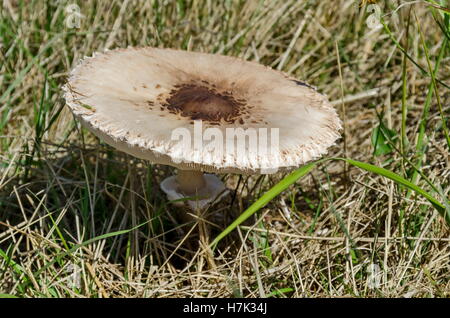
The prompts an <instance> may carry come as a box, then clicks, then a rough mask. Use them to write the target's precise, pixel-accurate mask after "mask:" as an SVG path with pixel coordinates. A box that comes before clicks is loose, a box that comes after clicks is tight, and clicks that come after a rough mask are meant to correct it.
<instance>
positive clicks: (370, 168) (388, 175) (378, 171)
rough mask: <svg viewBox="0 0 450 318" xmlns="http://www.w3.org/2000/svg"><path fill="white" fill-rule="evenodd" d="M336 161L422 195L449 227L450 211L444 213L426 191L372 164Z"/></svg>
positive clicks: (437, 202)
mask: <svg viewBox="0 0 450 318" xmlns="http://www.w3.org/2000/svg"><path fill="white" fill-rule="evenodd" d="M336 159H337V160H344V161H346V162H348V163H349V164H351V165H353V166H355V167H358V168H361V169H363V170H366V171H369V172H373V173H376V174H378V175H380V176H383V177H386V178H388V179H391V180H393V181H394V182H396V183H397V184H401V185H403V186H405V187H407V188H409V189H411V190H413V191H414V192H416V193H418V194H420V195H422V196H423V197H425V198H426V199H427V200H428V201H429V202H430V203H431V204H432V205H433V207H434V208H435V209H436V210H437V211H438V212H439V213H440V214H441V215H442V216H443V217H444V219H445V221H446V222H447V224H448V225H450V211H446V208H445V205H443V204H441V203H440V202H439V201H438V200H436V199H435V198H434V197H433V196H432V195H431V194H429V193H428V192H427V191H425V190H423V189H422V188H420V187H418V186H417V185H415V184H414V183H412V182H410V181H408V180H406V179H404V178H403V177H401V176H399V175H398V174H396V173H394V172H392V171H389V170H386V169H384V168H380V167H377V166H374V165H372V164H369V163H364V162H360V161H356V160H352V159H345V158H336Z"/></svg>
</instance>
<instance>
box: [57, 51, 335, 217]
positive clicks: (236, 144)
mask: <svg viewBox="0 0 450 318" xmlns="http://www.w3.org/2000/svg"><path fill="white" fill-rule="evenodd" d="M64 90H65V99H66V103H67V105H68V106H69V108H70V109H71V110H72V112H73V113H74V115H75V116H76V117H77V118H78V119H80V121H81V122H82V123H83V124H84V126H85V127H87V128H88V129H89V130H90V131H92V132H93V133H94V134H95V135H97V136H98V137H99V138H100V139H102V140H104V141H105V142H106V143H108V144H110V145H111V146H113V147H115V148H117V149H119V150H121V151H124V152H126V153H129V154H131V155H133V156H135V157H138V158H142V159H146V160H149V161H150V162H153V163H158V164H164V165H170V166H173V167H176V168H178V175H177V176H172V177H169V178H167V179H166V180H164V181H163V182H162V183H161V185H160V186H161V189H162V190H163V191H164V192H165V193H166V194H167V195H168V198H169V199H170V200H174V199H180V198H185V197H197V199H193V200H189V201H188V203H189V205H190V207H191V208H192V209H196V208H203V207H205V206H206V205H208V204H210V203H211V202H213V201H214V200H215V199H219V198H220V197H222V196H223V195H225V194H226V191H227V190H226V187H225V186H224V184H223V183H222V182H221V180H220V179H219V178H218V177H216V176H215V175H213V174H204V172H207V173H239V174H269V173H274V172H276V171H282V170H291V169H294V168H297V167H299V166H300V165H302V164H304V163H305V162H307V161H310V160H313V159H316V158H318V157H320V156H321V155H323V154H325V153H326V151H327V148H328V147H329V146H331V145H333V144H334V143H335V141H336V139H337V138H338V137H339V133H338V131H339V129H340V128H341V122H340V120H339V118H338V116H337V114H336V111H335V110H334V108H333V107H332V106H331V105H330V103H329V102H328V100H327V98H326V97H325V96H324V95H322V94H320V93H318V92H317V91H316V90H315V88H313V87H311V86H310V85H308V84H306V83H304V82H301V81H298V80H296V79H294V78H292V77H290V76H288V75H286V74H284V73H282V72H279V71H275V70H273V69H271V68H269V67H266V66H263V65H261V64H258V63H254V62H248V61H244V60H241V59H238V58H234V57H228V56H222V55H217V54H206V53H196V52H187V51H181V50H173V49H160V48H151V47H147V48H128V49H116V50H111V51H105V52H103V53H95V54H94V55H93V56H92V57H86V58H84V59H83V60H82V61H81V62H80V63H79V65H78V66H77V67H75V68H74V69H73V70H72V72H71V73H70V77H69V80H68V83H67V84H66V86H65V87H64Z"/></svg>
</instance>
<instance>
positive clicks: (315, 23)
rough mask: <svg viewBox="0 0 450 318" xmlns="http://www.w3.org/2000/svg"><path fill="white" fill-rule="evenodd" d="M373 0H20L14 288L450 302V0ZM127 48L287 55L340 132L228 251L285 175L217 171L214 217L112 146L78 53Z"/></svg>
mask: <svg viewBox="0 0 450 318" xmlns="http://www.w3.org/2000/svg"><path fill="white" fill-rule="evenodd" d="M363 2H364V3H360V2H359V1H351V0H335V1H318V0H317V1H298V0H288V1H275V0H274V1H256V0H254V1H239V0H235V1H209V0H205V1H188V0H178V1H138V0H135V1H128V0H125V1H100V0H98V1H94V0H91V1H45V2H44V1H19V0H4V1H3V3H2V7H1V10H0V17H1V18H0V48H1V50H0V52H1V55H0V58H1V63H0V83H1V85H0V295H1V296H4V297H192V296H195V297H233V296H240V297H341V296H346V297H449V296H450V280H449V278H450V262H449V259H450V244H449V242H450V231H449V226H450V225H449V223H448V222H446V221H445V218H444V217H443V216H444V215H445V213H450V212H449V211H450V203H449V201H448V198H449V192H450V162H449V159H450V156H449V147H450V139H449V132H448V128H447V125H448V117H449V109H450V94H449V87H450V57H449V52H450V48H449V47H450V45H449V40H450V22H449V12H450V10H449V9H448V3H447V1H445V0H444V1H421V2H417V1H411V2H409V3H407V2H404V1H376V4H370V3H368V2H369V1H363ZM370 2H374V1H370ZM69 5H72V6H69ZM380 21H381V22H380ZM128 46H136V47H140V46H156V47H168V48H176V49H184V50H192V51H199V52H207V53H220V54H225V55H230V56H237V57H241V58H243V59H246V60H249V61H256V62H259V63H262V64H264V65H267V66H270V67H272V68H275V69H279V70H282V71H284V72H286V73H287V74H289V75H291V76H293V77H295V78H297V79H299V80H301V81H306V82H308V83H309V84H311V85H314V86H315V87H317V89H318V90H319V91H320V92H322V93H324V94H326V95H327V96H328V98H329V100H330V101H331V102H332V104H333V105H334V107H335V108H336V110H337V111H338V113H339V116H340V117H341V119H342V121H343V123H344V130H343V131H342V132H341V133H342V138H341V139H339V141H338V142H337V143H336V145H334V146H333V147H332V148H330V150H329V153H328V154H327V155H326V157H325V158H330V160H328V161H324V162H321V163H319V164H317V166H315V167H313V169H312V170H311V171H310V172H309V173H308V174H306V175H305V176H303V177H302V178H299V179H298V180H296V182H295V183H293V184H292V185H290V186H289V187H287V188H286V189H285V190H284V191H283V192H281V193H280V194H279V195H276V196H274V197H273V198H272V199H271V200H269V202H268V203H267V204H266V205H263V206H262V207H260V208H259V209H255V210H256V211H255V213H253V214H252V215H251V216H250V217H249V218H248V219H247V220H246V221H245V222H243V223H241V224H240V225H239V226H238V227H237V228H236V229H235V230H234V231H232V232H231V233H230V234H228V235H226V236H225V237H224V238H223V239H222V240H221V241H220V242H218V244H217V245H214V246H212V245H211V244H210V243H211V242H212V241H213V240H214V238H216V237H217V236H218V235H219V234H220V233H221V232H222V231H223V230H224V229H225V228H226V227H227V226H228V225H229V224H230V223H231V222H232V221H233V220H235V219H236V218H237V217H238V216H239V215H241V214H242V213H243V212H244V211H246V209H247V208H249V207H250V206H252V204H253V203H255V202H257V200H258V199H259V198H260V197H261V196H262V195H263V194H264V193H266V192H267V191H269V190H270V189H271V188H272V187H275V189H277V188H276V185H277V183H278V182H279V181H280V180H282V179H283V178H284V177H285V176H286V175H287V173H278V174H275V175H270V176H239V175H233V174H227V175H221V178H222V179H223V180H224V182H225V183H226V184H227V186H228V188H229V189H230V195H229V196H228V197H227V198H226V199H225V200H224V201H223V202H220V203H219V204H217V205H215V206H214V207H212V208H210V209H208V210H207V211H204V212H202V213H196V214H195V213H194V214H192V213H191V212H189V210H186V209H184V208H178V207H175V206H174V205H172V204H170V203H169V202H168V201H167V199H166V197H165V196H164V194H163V193H162V192H161V190H160V189H159V186H158V185H159V183H160V181H161V180H163V179H164V178H165V177H167V176H170V175H172V174H173V173H174V169H173V168H171V167H167V166H159V165H152V164H149V163H148V162H145V161H142V160H138V159H135V158H132V157H130V156H128V155H126V154H124V153H120V152H118V151H115V150H114V149H113V148H111V147H109V146H107V145H106V144H105V143H103V142H101V141H100V140H99V139H97V138H96V137H95V136H94V135H93V134H91V133H90V132H89V131H87V130H85V129H83V128H81V126H80V124H79V123H78V122H77V121H76V120H74V118H73V116H72V114H71V113H70V111H69V110H68V109H67V107H65V102H64V99H63V92H62V90H61V87H62V86H63V85H64V83H65V81H66V79H67V75H68V73H69V71H70V70H71V69H72V68H73V67H74V66H75V65H76V64H77V62H78V61H79V60H80V59H81V58H82V57H84V56H90V55H92V53H93V52H95V51H101V50H104V49H113V48H119V47H121V48H125V47H128ZM337 157H340V158H349V159H353V160H357V161H358V162H363V163H367V164H371V165H374V166H377V167H382V168H384V169H386V170H387V171H389V172H392V173H395V175H393V174H392V175H389V176H391V178H387V177H386V176H387V175H386V173H384V175H383V171H386V170H380V169H378V170H376V169H375V170H374V169H372V171H371V170H370V169H364V166H363V167H361V165H360V167H358V166H357V165H354V164H352V163H351V162H345V161H339V160H333V158H337ZM362 168H363V169H362ZM366 168H367V166H366ZM392 176H399V177H400V178H402V179H398V178H397V179H396V177H392ZM401 180H406V181H408V182H410V183H409V184H408V185H409V186H408V185H405V183H402V181H401ZM411 184H412V185H413V186H411ZM414 187H416V188H414ZM417 189H419V190H417ZM421 191H422V192H421ZM427 195H429V197H427ZM430 198H431V199H430ZM433 200H434V201H433ZM430 202H434V204H431V203H430ZM436 202H437V203H436ZM189 213H190V214H189Z"/></svg>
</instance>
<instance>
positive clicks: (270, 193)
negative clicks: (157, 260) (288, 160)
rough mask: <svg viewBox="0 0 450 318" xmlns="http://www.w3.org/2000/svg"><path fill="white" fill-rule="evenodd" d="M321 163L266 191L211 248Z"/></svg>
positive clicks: (314, 164) (285, 179)
mask: <svg viewBox="0 0 450 318" xmlns="http://www.w3.org/2000/svg"><path fill="white" fill-rule="evenodd" d="M319 162H321V161H317V162H313V163H310V164H307V165H306V166H303V167H301V168H299V169H297V170H295V171H294V172H292V173H291V174H290V175H288V176H286V177H285V178H284V179H283V180H281V181H280V182H278V183H277V184H276V185H275V186H273V187H272V188H271V189H270V190H269V191H267V192H266V193H265V194H264V195H263V196H262V197H261V198H259V199H258V200H257V201H256V202H255V203H253V204H252V205H251V206H250V207H249V208H248V209H247V210H245V211H244V212H243V213H242V214H241V215H240V216H239V217H238V218H237V219H236V220H235V221H234V222H233V223H231V224H230V225H229V226H228V227H227V228H226V229H225V230H223V231H222V233H220V234H219V235H218V236H217V237H216V238H215V239H214V241H213V242H212V243H211V246H212V247H213V248H214V247H215V246H216V245H217V243H219V241H220V240H221V239H223V238H224V237H225V236H227V235H228V234H229V233H230V232H231V231H233V230H234V229H235V228H236V227H238V226H239V225H240V224H241V223H242V222H244V221H245V220H247V219H248V218H249V217H250V216H252V215H253V214H254V213H255V212H257V211H258V210H259V209H261V208H262V207H264V206H265V205H266V204H267V203H269V202H270V201H271V200H272V199H273V198H274V197H276V196H277V195H278V194H280V193H281V192H283V191H284V190H285V189H286V188H287V187H289V186H290V185H291V184H293V183H295V182H296V181H297V180H298V179H300V178H301V177H303V176H305V175H306V174H308V173H309V172H310V171H311V170H312V169H314V168H315V166H316V165H317V164H319Z"/></svg>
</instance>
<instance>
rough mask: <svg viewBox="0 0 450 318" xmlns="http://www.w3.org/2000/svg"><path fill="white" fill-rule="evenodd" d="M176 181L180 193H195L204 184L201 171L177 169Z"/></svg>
mask: <svg viewBox="0 0 450 318" xmlns="http://www.w3.org/2000/svg"><path fill="white" fill-rule="evenodd" d="M177 183H178V185H179V189H180V191H181V192H182V193H184V194H186V195H195V194H197V193H198V192H199V191H200V189H202V188H204V187H205V185H206V181H205V178H204V177H203V172H201V171H194V170H181V169H178V175H177Z"/></svg>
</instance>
